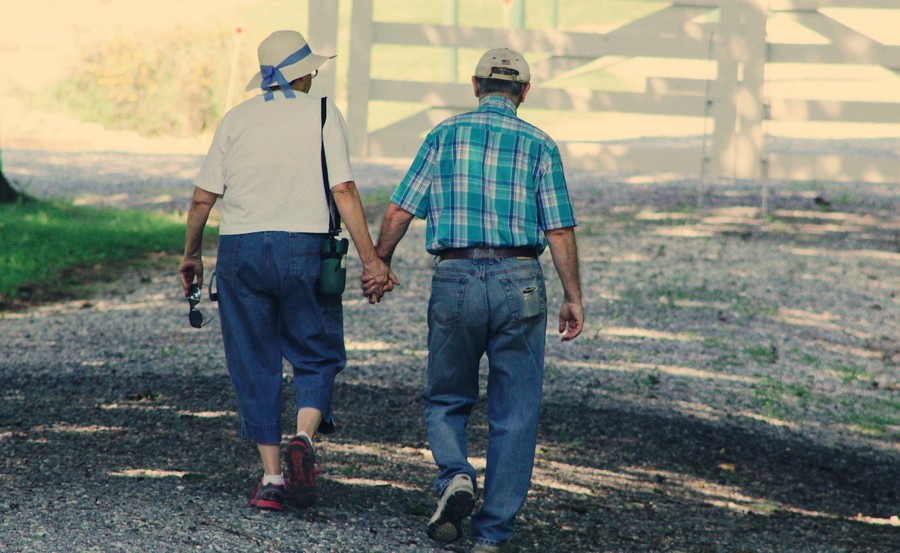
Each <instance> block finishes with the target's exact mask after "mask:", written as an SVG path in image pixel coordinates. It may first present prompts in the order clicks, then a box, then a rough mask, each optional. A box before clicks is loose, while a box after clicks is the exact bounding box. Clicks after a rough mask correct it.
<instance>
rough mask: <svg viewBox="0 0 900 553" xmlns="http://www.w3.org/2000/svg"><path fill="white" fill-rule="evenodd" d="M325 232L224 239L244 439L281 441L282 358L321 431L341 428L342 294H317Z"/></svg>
mask: <svg viewBox="0 0 900 553" xmlns="http://www.w3.org/2000/svg"><path fill="white" fill-rule="evenodd" d="M322 237H323V235H321V234H307V233H295V232H254V233H249V234H235V235H224V236H220V237H219V257H218V260H217V262H216V287H217V290H218V294H219V318H220V319H221V321H222V339H223V342H224V344H225V360H226V362H227V364H228V372H229V373H230V374H231V381H232V384H233V385H234V390H235V394H236V396H237V404H238V411H239V413H240V425H241V426H240V434H241V438H243V439H246V440H251V441H254V442H256V443H258V444H278V443H281V436H282V428H281V407H282V404H281V396H282V381H283V380H282V367H283V359H287V361H288V362H289V363H290V364H291V365H292V366H293V369H294V392H295V404H296V408H297V409H300V408H302V407H314V408H316V409H319V410H320V411H321V412H322V415H323V422H322V424H321V425H320V426H319V432H320V433H323V434H328V433H330V432H333V431H334V418H333V416H332V412H331V398H332V394H333V391H334V379H335V376H336V375H337V373H338V372H340V370H341V369H343V368H344V366H345V365H346V362H347V354H346V352H345V350H344V328H343V325H344V320H343V310H342V306H341V298H340V297H339V296H337V297H326V296H321V295H319V294H318V293H317V292H316V280H317V279H318V278H319V274H320V272H321V260H320V256H319V249H320V245H321V243H322Z"/></svg>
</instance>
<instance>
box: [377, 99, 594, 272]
mask: <svg viewBox="0 0 900 553" xmlns="http://www.w3.org/2000/svg"><path fill="white" fill-rule="evenodd" d="M391 201H392V202H393V203H395V204H396V205H397V206H398V207H401V208H403V209H405V210H406V211H409V212H410V213H412V214H414V215H415V216H416V217H419V218H423V219H427V221H428V223H427V228H426V235H425V248H426V249H427V250H428V251H429V252H430V253H432V254H437V253H438V252H440V251H441V250H445V249H447V248H470V247H516V246H533V247H535V248H537V249H538V251H543V250H544V248H545V247H546V245H547V243H546V241H545V238H544V234H543V231H546V230H552V229H557V228H563V227H572V226H575V224H576V222H575V213H574V211H573V209H572V204H571V202H570V201H569V193H568V190H567V188H566V178H565V175H564V174H563V166H562V160H561V159H560V156H559V149H558V148H557V146H556V143H555V142H553V139H551V138H550V137H549V136H548V135H547V134H546V133H545V132H543V131H541V130H540V129H538V128H537V127H535V126H533V125H531V124H529V123H526V122H525V121H523V120H521V119H519V118H518V117H517V116H516V107H515V104H513V102H511V101H510V100H509V99H507V98H505V97H503V96H496V95H492V96H487V97H485V98H484V99H483V100H482V101H481V104H480V105H479V107H478V109H477V110H475V111H471V112H468V113H464V114H461V115H457V116H455V117H451V118H449V119H447V120H446V121H444V122H442V123H440V124H439V125H438V126H436V127H435V128H434V129H433V130H432V131H431V132H430V133H428V136H427V137H426V138H425V142H424V143H423V144H422V146H421V147H420V148H419V152H418V154H417V155H416V159H415V160H414V161H413V163H412V166H411V167H410V168H409V171H408V172H407V173H406V177H405V178H404V179H403V182H401V183H400V186H398V187H397V190H396V191H395V192H394V195H393V196H392V197H391Z"/></svg>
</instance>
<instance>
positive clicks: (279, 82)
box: [246, 31, 335, 96]
mask: <svg viewBox="0 0 900 553" xmlns="http://www.w3.org/2000/svg"><path fill="white" fill-rule="evenodd" d="M257 54H258V56H259V69H260V70H259V72H258V73H257V74H256V75H253V78H251V79H250V82H249V83H247V88H246V90H254V89H256V88H259V89H262V90H263V91H268V90H269V88H270V87H272V86H278V87H279V88H281V90H282V91H284V92H285V95H288V94H287V92H288V91H290V84H289V83H290V82H291V81H293V80H294V79H299V78H300V77H302V76H304V75H309V74H310V73H312V72H313V71H315V70H316V69H318V68H319V67H320V66H321V65H322V64H323V63H325V62H326V61H328V60H330V59H332V58H334V57H335V56H320V55H318V54H313V52H312V50H311V49H310V47H309V44H308V43H307V42H306V39H305V38H303V35H301V34H300V33H298V32H297V31H275V32H274V33H272V34H270V35H269V36H268V37H266V39H265V40H263V41H262V42H260V43H259V48H257ZM290 96H293V94H291V95H290Z"/></svg>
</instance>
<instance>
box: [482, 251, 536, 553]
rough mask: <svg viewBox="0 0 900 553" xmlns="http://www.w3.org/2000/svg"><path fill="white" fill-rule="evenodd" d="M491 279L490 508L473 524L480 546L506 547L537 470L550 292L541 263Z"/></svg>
mask: <svg viewBox="0 0 900 553" xmlns="http://www.w3.org/2000/svg"><path fill="white" fill-rule="evenodd" d="M503 265H505V266H506V267H507V268H508V269H509V271H510V272H508V273H500V274H498V275H497V277H495V278H489V279H488V291H489V295H490V301H491V323H490V328H491V330H490V334H491V338H490V340H489V342H488V346H487V355H488V359H489V361H490V372H489V376H488V425H489V436H488V450H487V469H486V472H485V477H484V504H483V506H482V508H481V510H480V511H479V512H478V513H477V514H476V515H475V516H473V517H472V531H473V534H474V536H475V540H476V541H477V542H479V543H485V544H501V543H503V542H505V541H506V540H508V539H509V538H510V536H512V534H513V530H514V528H515V516H516V514H517V513H518V512H519V510H520V509H521V508H522V505H523V504H524V502H525V497H526V495H527V493H528V488H529V487H530V485H531V473H532V469H533V466H534V451H535V445H536V441H537V428H538V420H539V418H540V412H541V392H542V384H543V372H544V343H545V336H546V328H547V316H546V302H545V298H546V292H545V290H544V282H543V276H542V274H541V271H540V265H538V264H537V261H533V260H530V261H514V260H510V261H504V262H503V263H502V264H501V266H503Z"/></svg>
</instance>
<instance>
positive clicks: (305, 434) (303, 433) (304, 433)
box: [297, 430, 312, 445]
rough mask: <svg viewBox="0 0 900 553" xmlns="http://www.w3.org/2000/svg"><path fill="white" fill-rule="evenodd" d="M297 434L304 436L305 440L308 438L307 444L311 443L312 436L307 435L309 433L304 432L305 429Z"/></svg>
mask: <svg viewBox="0 0 900 553" xmlns="http://www.w3.org/2000/svg"><path fill="white" fill-rule="evenodd" d="M297 435H298V436H303V437H305V438H306V439H307V440H309V444H310V445H312V438H311V437H310V436H309V434H307V433H306V430H301V431H300V433H299V434H297Z"/></svg>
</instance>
